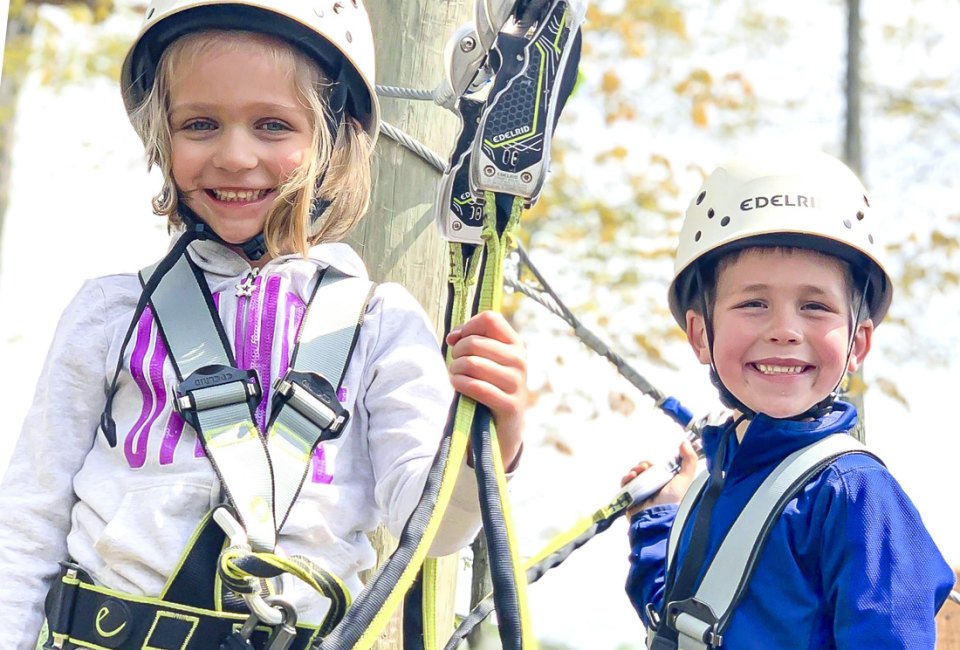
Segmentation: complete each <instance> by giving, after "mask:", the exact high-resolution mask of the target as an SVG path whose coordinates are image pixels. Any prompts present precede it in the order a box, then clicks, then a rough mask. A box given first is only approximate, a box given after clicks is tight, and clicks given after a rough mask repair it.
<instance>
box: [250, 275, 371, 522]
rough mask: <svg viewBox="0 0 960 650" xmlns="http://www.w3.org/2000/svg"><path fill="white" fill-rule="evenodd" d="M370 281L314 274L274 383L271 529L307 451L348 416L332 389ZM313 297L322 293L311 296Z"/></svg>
mask: <svg viewBox="0 0 960 650" xmlns="http://www.w3.org/2000/svg"><path fill="white" fill-rule="evenodd" d="M373 287H374V285H373V283H372V282H370V281H369V280H364V279H362V278H354V277H351V276H348V275H344V274H343V273H340V272H339V271H337V270H336V269H333V268H328V269H327V271H326V272H325V273H324V274H323V277H322V278H320V282H319V283H318V286H317V289H316V291H315V295H314V297H313V298H312V299H311V300H310V306H309V308H308V310H307V314H306V315H305V316H304V319H303V324H302V325H301V327H300V343H299V345H298V347H297V349H296V350H295V351H294V355H293V360H292V361H291V364H290V370H289V371H288V372H287V374H286V376H285V377H284V378H283V379H281V380H280V381H278V382H277V395H278V396H281V397H282V398H283V399H284V402H283V404H282V405H281V406H280V408H279V410H276V411H275V412H274V417H273V419H272V420H271V424H270V426H269V428H268V432H267V448H268V450H269V453H270V459H271V460H272V461H273V474H274V481H273V485H274V501H273V510H274V513H276V517H277V524H278V525H277V529H278V530H279V529H280V528H282V527H283V523H284V522H285V521H286V519H287V515H288V514H289V513H290V509H291V508H292V507H293V502H294V501H296V498H297V495H298V494H299V493H300V487H301V486H302V485H303V481H304V479H305V478H306V473H307V471H308V469H309V467H310V459H311V457H312V455H313V450H314V448H315V447H316V446H317V444H319V443H320V442H321V441H322V440H325V439H329V438H334V437H336V436H338V435H340V432H341V431H342V430H343V426H344V425H345V424H346V419H347V417H348V414H347V413H346V411H344V410H343V409H342V408H341V407H340V403H339V400H338V398H337V393H336V389H337V388H339V386H340V384H341V382H342V381H343V375H344V373H345V372H346V368H347V362H348V361H349V360H350V353H351V352H353V347H354V345H355V344H356V340H357V336H358V335H359V333H360V325H361V323H362V322H363V315H364V312H365V311H366V307H367V302H368V301H369V300H370V296H371V295H372V294H373ZM317 295H322V298H321V299H320V300H317V299H316V297H317Z"/></svg>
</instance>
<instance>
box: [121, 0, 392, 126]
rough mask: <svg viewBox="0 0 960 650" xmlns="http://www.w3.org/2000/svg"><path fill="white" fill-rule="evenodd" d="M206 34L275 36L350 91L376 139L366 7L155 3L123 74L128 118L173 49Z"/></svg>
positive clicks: (309, 0)
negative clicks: (242, 32) (191, 35)
mask: <svg viewBox="0 0 960 650" xmlns="http://www.w3.org/2000/svg"><path fill="white" fill-rule="evenodd" d="M201 29H239V30H246V31H253V32H258V33H263V34H268V35H271V36H275V37H277V38H280V39H282V40H284V41H286V42H288V43H290V44H291V45H293V46H295V47H297V48H299V49H300V50H302V51H304V52H305V53H306V54H307V55H309V56H310V57H312V58H313V59H315V60H316V61H317V62H318V63H319V64H320V66H321V68H322V69H323V70H324V71H325V72H326V73H328V74H330V75H331V76H332V77H333V78H334V79H336V78H338V77H339V78H340V80H341V81H342V82H343V83H344V84H345V85H346V87H347V98H346V108H347V110H348V111H349V112H350V114H351V115H353V116H354V117H355V118H357V119H358V120H359V121H360V123H361V124H362V125H363V128H364V129H365V130H366V131H367V133H369V134H370V137H371V138H372V139H374V140H375V139H376V137H377V133H378V131H379V129H380V106H379V103H378V101H377V93H376V85H375V83H376V82H375V61H374V56H375V55H374V47H373V33H372V31H371V29H370V19H369V16H368V15H367V10H366V9H365V8H364V6H363V3H362V1H361V0H151V2H150V4H149V6H148V7H147V12H146V15H145V18H144V22H143V26H142V27H141V29H140V33H139V34H138V35H137V38H136V40H134V42H133V45H131V46H130V50H129V51H128V52H127V56H126V59H124V62H123V69H122V70H121V73H120V86H121V90H122V92H123V102H124V104H125V105H126V107H127V112H128V113H130V112H131V111H132V109H134V108H135V107H137V106H138V105H139V104H140V103H141V102H142V101H143V99H144V98H145V97H146V95H147V93H148V92H149V91H150V87H151V86H152V85H153V80H154V76H155V74H156V68H157V64H158V63H159V61H160V56H161V55H162V54H163V51H164V50H165V49H166V48H167V46H168V45H170V44H171V43H172V42H173V41H174V40H176V39H177V38H178V37H180V36H183V35H184V34H187V33H190V32H194V31H197V30H201Z"/></svg>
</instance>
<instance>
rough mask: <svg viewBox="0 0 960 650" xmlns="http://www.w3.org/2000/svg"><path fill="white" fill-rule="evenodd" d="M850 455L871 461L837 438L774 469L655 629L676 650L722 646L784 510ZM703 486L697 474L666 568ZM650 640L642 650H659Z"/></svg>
mask: <svg viewBox="0 0 960 650" xmlns="http://www.w3.org/2000/svg"><path fill="white" fill-rule="evenodd" d="M850 453H862V454H867V455H870V456H874V454H872V453H871V452H869V451H867V450H866V448H865V447H864V446H863V445H862V444H861V443H860V442H858V441H857V440H856V439H855V438H853V437H851V436H850V435H848V434H846V433H838V434H833V435H830V436H827V437H825V438H823V439H821V440H818V441H817V442H814V443H812V444H810V445H808V446H807V447H804V448H803V449H800V450H798V451H795V452H794V453H792V454H790V455H789V456H787V457H786V458H785V459H783V460H782V461H781V462H780V464H779V465H777V467H776V468H775V469H774V470H773V472H772V473H771V474H770V475H769V476H768V477H767V478H766V479H765V480H764V481H763V483H762V484H761V485H760V487H759V488H758V489H757V491H756V492H755V493H754V495H753V497H751V499H750V500H749V501H748V502H747V504H746V506H745V507H744V508H743V511H742V512H741V513H740V515H739V516H738V517H737V519H736V520H735V521H734V523H733V525H732V526H731V528H730V530H729V532H728V533H727V535H726V537H724V540H723V542H722V543H721V544H720V548H719V549H717V552H716V555H714V557H713V559H712V560H711V562H710V565H709V567H707V571H706V573H705V574H704V576H703V579H702V580H701V581H700V585H699V586H698V587H697V590H696V592H695V594H694V595H693V597H692V598H689V599H687V600H684V601H679V602H670V603H666V605H665V608H664V614H663V617H662V621H661V622H660V625H668V626H669V627H671V628H673V629H675V630H676V631H677V633H678V634H677V645H676V646H675V647H676V648H677V650H710V649H711V648H716V647H719V646H720V645H721V644H722V640H723V636H722V635H723V631H724V630H725V629H726V626H727V624H728V623H729V621H730V617H731V616H732V614H733V611H734V609H735V608H736V606H737V603H738V602H739V600H740V598H741V597H742V595H743V593H744V591H745V590H746V587H747V584H748V583H749V581H750V578H751V576H752V574H753V571H754V569H755V568H756V565H757V562H758V560H759V558H760V554H761V552H762V550H763V545H764V543H765V542H766V539H767V537H768V536H769V534H770V531H771V530H772V528H773V526H774V525H775V524H776V522H777V521H778V520H779V517H780V514H781V513H782V512H783V509H784V508H785V507H786V504H787V503H788V502H789V501H790V500H791V499H792V498H793V497H795V496H796V495H797V493H799V491H800V490H801V489H803V486H804V485H806V484H807V483H808V482H809V481H810V480H811V479H812V478H813V477H815V476H816V475H817V474H819V473H820V472H821V471H822V470H823V469H824V468H826V467H827V466H828V465H829V464H830V463H832V462H833V461H835V460H836V459H837V458H840V457H841V456H844V455H847V454H850ZM874 457H875V456H874ZM706 480H707V472H703V473H701V474H700V475H699V476H698V477H697V479H696V481H695V482H694V484H693V485H691V488H690V489H689V490H687V493H686V495H685V496H684V498H683V500H682V501H681V503H680V507H679V509H678V511H677V517H676V519H675V521H674V523H673V527H672V529H671V531H670V538H669V541H668V545H667V566H668V568H669V566H670V564H671V563H672V562H674V561H675V555H676V552H677V545H678V542H679V538H680V532H681V531H682V530H683V527H684V524H685V523H686V520H687V517H688V516H689V514H690V510H691V509H692V507H693V505H694V504H695V503H696V501H697V499H698V498H699V495H700V493H701V492H702V490H703V489H704V487H705V484H706ZM655 637H656V629H648V630H647V644H648V647H650V648H659V647H660V646H658V645H655V644H654V639H655Z"/></svg>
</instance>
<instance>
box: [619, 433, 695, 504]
mask: <svg viewBox="0 0 960 650" xmlns="http://www.w3.org/2000/svg"><path fill="white" fill-rule="evenodd" d="M650 467H653V463H651V462H650V461H649V460H644V461H641V462H639V463H637V464H636V465H635V466H634V467H633V468H631V469H630V471H629V472H627V473H626V474H625V475H624V477H623V478H622V479H620V487H623V486H624V485H626V484H627V483H629V482H630V481H632V480H633V479H635V478H637V477H638V476H640V474H643V473H644V472H645V471H647V469H649V468H650ZM696 475H697V452H695V451H694V450H693V446H692V445H691V444H690V442H689V441H687V440H684V441H683V443H681V445H680V472H679V473H678V474H677V475H676V476H674V477H673V478H672V479H670V482H669V483H667V484H666V485H664V486H663V488H662V489H661V490H660V491H659V492H657V493H656V494H655V495H653V496H652V497H650V498H649V499H647V500H646V501H644V502H642V503H640V504H637V505H635V506H632V507H631V508H630V509H629V510H627V517H632V516H633V515H635V514H636V513H638V512H640V511H641V510H643V509H645V508H649V507H651V506H658V505H663V504H667V503H680V500H681V499H683V495H684V494H686V493H687V488H689V487H690V484H691V483H693V479H694V478H695V477H696Z"/></svg>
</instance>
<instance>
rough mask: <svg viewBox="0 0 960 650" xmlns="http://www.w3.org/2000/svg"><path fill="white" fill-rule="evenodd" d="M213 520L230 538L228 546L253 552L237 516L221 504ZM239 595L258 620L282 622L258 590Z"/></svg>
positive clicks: (274, 609) (274, 622) (281, 616)
mask: <svg viewBox="0 0 960 650" xmlns="http://www.w3.org/2000/svg"><path fill="white" fill-rule="evenodd" d="M213 520H214V521H215V522H217V525H219V526H220V528H221V529H222V530H223V532H224V533H225V534H226V535H227V539H229V540H230V546H235V547H237V548H239V549H242V550H245V551H250V552H253V549H252V548H251V546H250V540H249V539H248V538H247V532H246V531H245V530H244V529H243V526H241V525H240V522H239V521H237V518H236V517H234V516H233V513H232V512H230V511H229V510H228V509H227V508H225V507H223V506H221V507H219V508H217V509H216V510H214V511H213ZM241 595H242V596H243V600H244V601H245V602H246V603H247V607H248V608H249V609H250V612H251V614H252V615H253V616H256V617H257V618H258V619H259V620H261V621H263V622H264V623H266V624H267V625H269V626H271V627H273V626H276V625H280V624H281V623H283V615H282V614H281V613H280V611H278V610H277V609H276V608H275V607H271V606H270V603H268V602H267V601H266V600H264V599H263V596H261V595H260V594H259V593H258V592H254V593H250V594H241Z"/></svg>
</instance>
